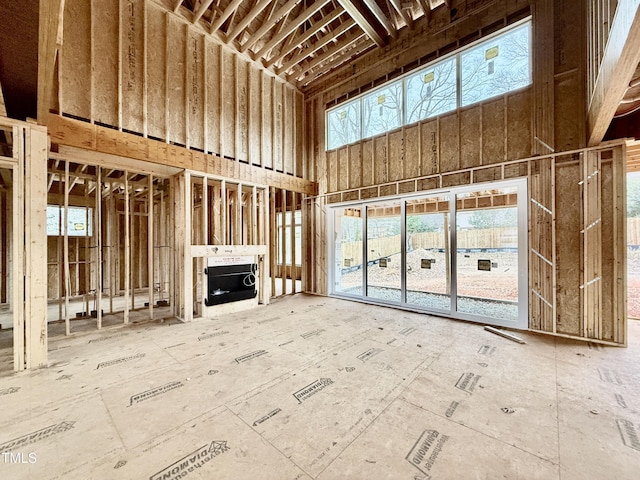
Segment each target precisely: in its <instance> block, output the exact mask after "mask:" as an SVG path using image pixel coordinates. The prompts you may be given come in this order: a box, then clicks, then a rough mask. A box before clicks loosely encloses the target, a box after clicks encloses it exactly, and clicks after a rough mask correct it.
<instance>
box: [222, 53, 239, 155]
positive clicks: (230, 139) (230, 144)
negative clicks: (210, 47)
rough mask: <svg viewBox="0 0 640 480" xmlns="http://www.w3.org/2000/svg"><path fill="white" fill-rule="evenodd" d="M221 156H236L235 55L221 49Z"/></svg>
mask: <svg viewBox="0 0 640 480" xmlns="http://www.w3.org/2000/svg"><path fill="white" fill-rule="evenodd" d="M221 80H222V118H221V125H220V126H221V129H222V152H221V153H222V154H223V155H225V156H227V157H230V158H235V156H236V81H237V79H236V62H235V55H234V54H233V53H232V52H229V51H228V50H226V49H222V79H221Z"/></svg>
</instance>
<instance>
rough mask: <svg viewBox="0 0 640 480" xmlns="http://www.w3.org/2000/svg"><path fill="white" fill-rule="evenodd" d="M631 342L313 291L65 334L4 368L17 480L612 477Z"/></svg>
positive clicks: (635, 340)
mask: <svg viewBox="0 0 640 480" xmlns="http://www.w3.org/2000/svg"><path fill="white" fill-rule="evenodd" d="M629 330H630V331H629V334H630V335H629V336H630V338H631V341H630V347H629V348H627V349H623V348H608V347H600V346H595V345H588V344H582V343H578V342H572V341H569V340H557V339H554V338H549V337H543V336H536V335H533V334H526V333H520V334H519V335H521V336H522V337H524V338H525V340H526V342H527V343H526V345H520V344H516V343H513V342H511V341H509V340H507V339H504V338H501V337H498V336H495V335H493V334H491V333H489V332H486V331H484V330H483V328H482V326H479V325H474V324H469V323H464V322H456V321H452V320H445V319H440V318H436V317H431V316H428V315H421V314H414V313H408V312H402V311H398V310H393V309H387V308H382V307H375V306H367V305H363V304H355V303H351V302H347V301H343V300H337V299H330V298H322V297H311V296H304V295H296V296H293V297H288V298H284V299H280V300H278V301H276V302H275V303H273V304H271V305H270V306H268V307H261V308H258V309H256V310H254V311H251V312H248V313H247V312H244V313H242V314H237V315H230V316H228V317H226V318H224V319H217V320H197V321H194V322H192V323H188V324H176V323H171V322H168V323H164V324H159V323H150V324H144V325H136V326H131V327H128V328H122V329H119V330H115V331H114V330H112V331H109V332H92V333H88V334H83V335H79V336H75V337H72V338H57V339H54V340H52V341H51V342H50V350H51V351H50V362H51V365H50V367H49V368H47V369H43V370H39V371H35V372H31V373H29V372H27V373H20V374H14V375H9V376H4V377H2V378H0V412H1V413H2V416H1V418H0V451H3V452H6V453H5V454H4V455H2V459H0V478H3V479H4V478H7V479H9V478H10V479H21V478H30V479H47V478H59V479H90V478H93V479H105V478H109V479H127V480H129V479H132V478H144V479H146V478H148V479H150V480H155V479H177V478H188V479H189V480H190V479H207V480H210V479H275V480H286V479H309V478H314V479H315V478H317V479H320V480H332V479H363V480H364V479H367V480H371V479H373V480H382V479H393V480H398V479H406V480H415V479H434V480H435V479H438V480H445V479H456V480H459V479H462V478H464V479H499V478H504V479H544V480H549V479H562V480H569V479H576V480H585V479H603V478H615V479H617V480H622V479H629V480H636V479H637V478H638V471H640V438H639V436H640V323H639V322H631V324H630V329H629Z"/></svg>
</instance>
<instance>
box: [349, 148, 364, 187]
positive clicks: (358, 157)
mask: <svg viewBox="0 0 640 480" xmlns="http://www.w3.org/2000/svg"><path fill="white" fill-rule="evenodd" d="M361 186H362V145H361V144H359V143H357V144H355V145H351V146H350V147H349V186H348V188H359V187H361ZM356 193H357V192H356Z"/></svg>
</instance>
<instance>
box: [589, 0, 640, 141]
mask: <svg viewBox="0 0 640 480" xmlns="http://www.w3.org/2000/svg"><path fill="white" fill-rule="evenodd" d="M638 63H640V6H639V5H638V0H620V1H619V2H618V8H617V10H616V14H615V17H614V19H613V22H612V24H611V30H610V32H609V41H608V42H607V46H606V49H605V52H604V56H603V58H602V62H600V70H599V71H598V79H597V81H596V84H595V87H594V91H593V95H592V97H591V102H590V105H589V113H588V117H587V125H588V135H589V146H594V145H598V144H599V143H600V142H601V141H602V139H603V138H604V135H605V133H606V132H607V129H608V128H609V124H610V123H611V120H612V119H613V116H614V114H615V112H616V109H617V108H618V105H619V104H620V101H621V100H622V99H623V97H624V94H625V91H626V89H627V87H628V86H629V82H630V81H631V78H632V77H633V74H634V72H635V70H636V68H637V67H638Z"/></svg>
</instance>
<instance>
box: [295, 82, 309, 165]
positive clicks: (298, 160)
mask: <svg viewBox="0 0 640 480" xmlns="http://www.w3.org/2000/svg"><path fill="white" fill-rule="evenodd" d="M294 98H295V116H296V131H295V149H294V152H295V158H294V162H295V175H296V177H302V178H306V176H305V168H304V164H305V158H306V155H305V148H304V147H305V145H304V132H305V129H306V128H307V126H306V125H305V117H304V95H303V94H302V93H299V92H294Z"/></svg>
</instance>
